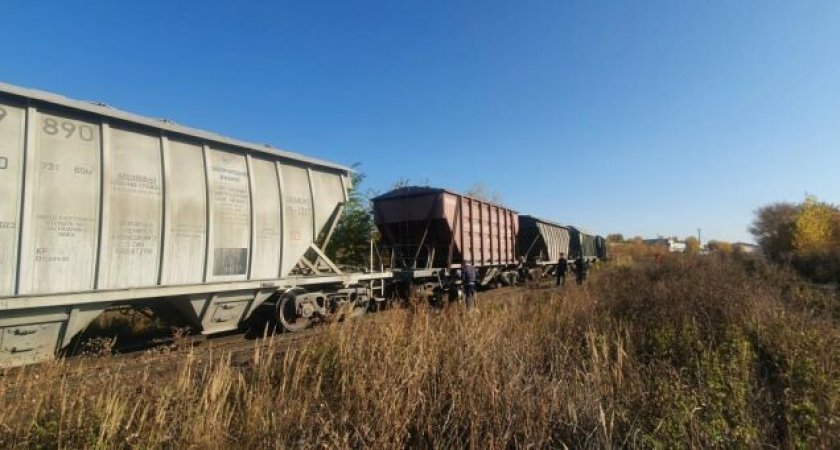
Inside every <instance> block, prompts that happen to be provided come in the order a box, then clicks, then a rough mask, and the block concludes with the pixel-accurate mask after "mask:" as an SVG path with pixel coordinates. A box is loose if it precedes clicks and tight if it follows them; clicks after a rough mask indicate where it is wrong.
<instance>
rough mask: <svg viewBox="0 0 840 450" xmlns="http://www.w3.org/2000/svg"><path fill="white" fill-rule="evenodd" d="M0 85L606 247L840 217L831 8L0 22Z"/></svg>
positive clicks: (317, 5) (12, 7) (644, 6)
mask: <svg viewBox="0 0 840 450" xmlns="http://www.w3.org/2000/svg"><path fill="white" fill-rule="evenodd" d="M2 9H3V11H2V14H0V30H2V35H3V36H4V45H0V80H2V81H5V82H8V83H12V84H17V85H21V86H26V87H33V88H39V89H44V90H48V91H52V92H56V93H60V94H63V95H67V96H70V97H73V98H80V99H91V100H98V101H102V102H105V103H108V104H110V105H112V106H115V107H118V108H121V109H125V110H128V111H132V112H136V113H140V114H143V115H148V116H152V117H166V118H169V119H172V120H175V121H177V122H179V123H182V124H185V125H190V126H194V127H198V128H204V129H208V130H211V131H215V132H219V133H221V134H225V135H228V136H232V137H237V138H241V139H245V140H250V141H254V142H266V143H271V144H274V145H276V146H278V147H281V148H285V149H289V150H295V151H298V152H301V153H305V154H309V155H312V156H317V157H322V158H326V159H330V160H334V161H337V162H341V163H346V164H352V163H357V162H358V163H361V166H360V170H361V171H363V172H365V173H366V174H367V175H368V179H367V182H366V185H367V187H368V188H373V189H377V190H380V191H383V190H386V189H387V188H388V187H389V186H391V185H392V184H393V183H394V182H395V181H396V180H398V179H400V178H408V179H411V180H414V181H418V182H420V181H422V182H426V181H428V183H429V184H432V185H435V186H442V187H448V188H451V189H456V190H465V189H467V188H468V187H470V186H471V185H473V184H474V183H476V182H483V183H485V184H486V185H487V186H489V187H490V188H492V189H493V190H496V191H498V192H499V193H500V194H501V195H502V197H503V199H504V201H505V203H507V204H508V205H509V206H511V207H513V208H514V209H517V210H519V211H521V212H523V213H529V214H534V215H538V216H543V217H545V218H549V219H554V220H557V221H560V222H568V223H573V224H578V225H580V226H583V227H585V228H588V229H591V230H593V231H595V232H598V233H601V234H606V233H610V232H622V233H624V234H625V235H628V236H632V235H643V236H655V235H657V234H665V235H671V234H677V235H680V236H685V235H690V234H695V233H696V229H697V228H702V229H703V237H704V240H705V239H707V238H717V239H726V240H748V239H750V237H749V235H748V233H747V231H746V227H747V226H748V224H749V222H750V221H751V219H752V213H753V211H754V210H755V209H756V208H757V207H759V206H761V205H763V204H766V203H769V202H774V201H783V200H788V201H796V200H800V199H802V198H803V196H804V195H805V193H806V192H809V193H813V194H816V195H817V196H818V197H820V198H821V199H823V200H827V201H830V202H840V2H837V1H738V2H731V1H702V2H701V1H697V2H674V1H662V2H655V1H632V2H631V1H627V2H608V1H580V2H565V1H522V2H509V1H496V0H491V1H482V2H464V1H452V0H450V1H434V2H432V1H381V2H363V1H359V2H333V1H308V2H281V1H201V2H198V1H196V2H186V1H167V2H160V1H142V2H117V1H102V2H94V1H85V2H81V1H79V2H71V1H67V2H33V1H21V0H10V1H7V2H4V6H3V8H2Z"/></svg>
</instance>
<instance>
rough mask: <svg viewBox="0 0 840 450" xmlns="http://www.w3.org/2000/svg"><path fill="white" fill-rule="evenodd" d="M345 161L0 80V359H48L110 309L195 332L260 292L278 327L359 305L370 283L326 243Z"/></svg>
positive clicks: (229, 323)
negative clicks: (167, 320) (145, 310)
mask: <svg viewBox="0 0 840 450" xmlns="http://www.w3.org/2000/svg"><path fill="white" fill-rule="evenodd" d="M350 173H351V172H350V170H349V169H348V168H346V167H343V166H340V165H336V164H332V163H329V162H326V161H320V160H317V159H313V158H308V157H305V156H302V155H298V154H295V153H289V152H284V151H278V150H275V149H272V148H270V147H267V146H262V145H254V144H248V143H245V142H240V141H236V140H233V139H228V138H225V137H222V136H219V135H216V134H212V133H207V132H203V131H198V130H194V129H190V128H186V127H182V126H179V125H176V124H173V123H170V122H167V121H161V120H154V119H148V118H143V117H139V116H136V115H133V114H128V113H124V112H120V111H117V110H114V109H112V108H109V107H107V106H103V105H97V104H91V103H87V102H80V101H74V100H69V99H66V98H64V97H60V96H56V95H52V94H48V93H44V92H40V91H34V90H28V89H22V88H18V87H14V86H10V85H7V84H2V83H0V200H1V201H0V366H11V365H20V364H25V363H29V362H35V361H39V360H44V359H48V358H52V357H53V355H54V354H55V353H56V352H57V351H58V350H59V349H61V348H62V347H64V346H66V345H67V344H68V343H69V342H70V340H71V339H72V338H73V336H75V335H76V334H77V333H78V332H79V331H81V330H82V329H84V328H85V327H86V326H87V325H88V324H89V323H90V322H91V321H92V320H93V319H94V318H96V316H97V315H99V314H100V313H101V312H103V311H104V310H105V309H107V308H109V307H113V306H116V305H121V304H126V303H132V304H147V305H152V304H155V302H157V303H165V304H167V305H170V306H172V307H174V308H176V309H178V310H179V311H180V312H181V313H183V314H185V315H186V316H187V317H188V318H189V319H191V321H192V322H193V323H194V325H195V326H197V327H200V329H201V330H202V332H204V333H216V332H221V331H227V330H232V329H236V328H237V327H238V326H239V325H240V324H241V323H242V321H244V320H245V319H247V318H248V317H249V316H250V314H251V313H252V312H253V311H254V310H255V308H256V307H257V306H258V305H260V304H261V303H263V302H265V301H266V300H269V299H271V300H272V301H276V302H277V303H278V308H277V310H278V312H279V313H278V315H279V316H280V317H279V319H280V321H281V322H282V323H283V325H284V326H286V327H287V328H290V329H296V328H302V327H304V326H306V325H308V323H309V322H310V321H311V320H314V319H316V318H323V317H324V316H328V315H335V314H336V313H337V311H339V310H340V311H343V312H347V311H350V312H355V313H361V312H364V310H366V309H367V306H368V302H369V301H370V300H371V290H370V285H371V280H377V279H378V280H382V279H385V278H387V277H388V274H385V273H343V272H342V271H341V270H340V269H339V267H336V265H335V264H334V263H332V262H331V261H330V260H329V259H328V258H327V257H326V256H325V255H324V254H323V252H322V249H323V248H324V247H325V245H326V242H327V241H328V240H329V238H330V234H331V233H332V230H333V229H334V227H335V224H336V222H337V220H338V218H339V217H340V215H341V211H342V208H343V205H344V202H345V201H346V199H347V189H348V188H349V182H350V177H349V176H350Z"/></svg>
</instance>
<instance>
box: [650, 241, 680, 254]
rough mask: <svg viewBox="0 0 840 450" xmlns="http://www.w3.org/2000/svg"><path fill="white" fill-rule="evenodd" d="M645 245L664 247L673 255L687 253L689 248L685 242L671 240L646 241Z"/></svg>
mask: <svg viewBox="0 0 840 450" xmlns="http://www.w3.org/2000/svg"><path fill="white" fill-rule="evenodd" d="M644 243H645V245H650V246H659V247H664V248H666V249H668V251H669V252H671V253H685V250H686V248H687V247H686V245H685V242H680V241H678V240H676V239H670V238H656V239H645V240H644Z"/></svg>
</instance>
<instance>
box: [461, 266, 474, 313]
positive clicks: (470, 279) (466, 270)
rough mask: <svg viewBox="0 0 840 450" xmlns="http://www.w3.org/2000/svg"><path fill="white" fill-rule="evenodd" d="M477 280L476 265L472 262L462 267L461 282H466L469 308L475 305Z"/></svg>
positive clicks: (465, 291) (466, 298)
mask: <svg viewBox="0 0 840 450" xmlns="http://www.w3.org/2000/svg"><path fill="white" fill-rule="evenodd" d="M475 280H476V276H475V267H474V266H473V265H472V264H464V267H462V268H461V282H462V283H463V284H464V297H465V298H464V299H465V301H466V304H467V309H469V308H472V307H474V306H475Z"/></svg>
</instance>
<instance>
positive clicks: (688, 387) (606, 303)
mask: <svg viewBox="0 0 840 450" xmlns="http://www.w3.org/2000/svg"><path fill="white" fill-rule="evenodd" d="M750 264H753V265H752V266H745V265H744V264H742V263H740V262H737V261H733V260H730V259H719V258H713V257H709V258H673V259H668V260H666V261H664V262H662V263H661V264H658V265H655V266H651V267H643V266H634V267H606V268H601V269H599V270H596V271H594V272H593V273H592V276H591V281H590V284H589V285H588V286H587V287H585V288H583V289H576V288H574V287H568V288H567V289H566V290H565V291H556V290H535V291H531V292H526V293H521V294H513V295H511V296H510V297H509V298H502V299H497V300H491V301H484V302H482V299H481V296H479V305H480V308H481V311H480V312H478V313H465V312H464V311H462V310H460V309H458V308H450V309H448V310H443V311H436V310H432V311H429V310H425V309H421V310H419V311H416V312H412V311H408V310H397V311H390V312H387V313H385V314H384V315H382V316H381V318H378V320H373V321H356V322H351V323H346V324H343V325H339V326H330V327H326V328H325V329H324V330H323V332H322V333H320V334H319V336H318V337H317V338H316V339H311V340H309V341H307V342H306V344H304V345H302V346H300V347H295V348H291V349H287V350H286V351H283V352H278V351H277V350H278V349H277V348H271V347H270V348H262V349H257V350H255V351H254V355H253V359H252V361H251V362H250V363H249V364H246V365H240V364H235V363H233V362H231V360H230V358H227V357H225V356H224V355H220V356H219V357H217V358H200V357H198V356H197V355H196V354H195V353H192V352H188V353H185V354H177V355H175V356H173V357H172V358H171V359H170V360H169V365H168V366H167V368H165V369H163V368H161V367H160V363H156V364H148V365H145V366H143V367H142V368H140V369H136V370H132V371H119V372H117V371H109V370H100V371H97V372H91V373H89V376H88V377H86V378H85V382H84V383H78V382H76V381H72V380H71V379H69V378H67V377H66V376H65V374H66V373H68V372H73V371H74V370H75V369H74V368H72V367H70V365H72V364H75V363H68V362H64V363H61V362H56V363H51V364H47V365H43V366H40V367H36V368H30V369H27V370H24V371H16V372H10V374H7V375H6V377H5V378H4V379H1V380H0V397H1V398H3V399H4V402H3V405H4V406H3V407H2V408H1V409H0V447H3V448H13V447H20V448H24V447H45V448H49V447H56V446H61V447H100V448H105V447H135V446H136V447H141V448H157V447H187V448H230V447H238V448H278V447H315V446H319V447H322V446H326V447H344V448H349V447H353V448H356V447H374V448H399V447H408V446H411V447H434V448H451V447H472V448H508V447H538V448H545V447H551V448H557V447H564V446H567V447H573V448H579V447H613V446H627V447H660V448H671V447H687V446H693V447H707V446H725V447H759V446H779V447H835V446H837V445H838V442H840V417H838V413H840V381H839V380H840V346H838V344H840V330H838V328H837V324H836V321H835V320H834V318H833V317H832V312H833V308H832V305H833V304H834V303H835V302H836V300H837V299H836V298H833V297H832V295H834V294H831V293H825V292H822V291H816V290H812V289H810V288H809V287H808V286H807V285H805V284H802V283H800V282H799V281H797V279H795V278H793V277H791V276H789V275H787V274H783V273H779V272H777V271H775V270H773V269H770V268H766V267H763V266H758V265H755V263H750ZM485 298H487V295H486V294H485ZM156 361H159V360H156ZM36 377H37V378H36Z"/></svg>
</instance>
